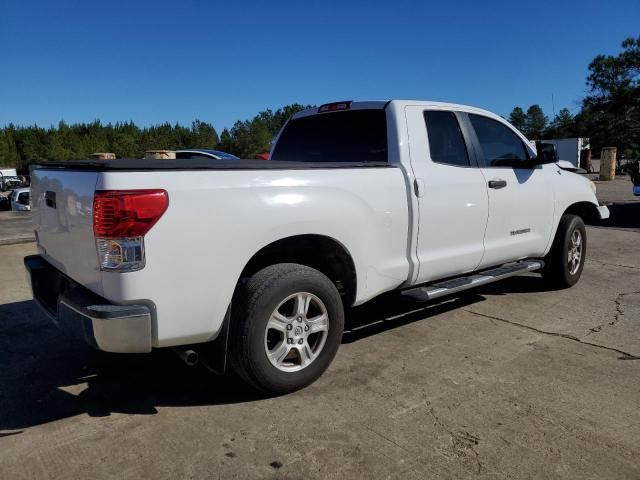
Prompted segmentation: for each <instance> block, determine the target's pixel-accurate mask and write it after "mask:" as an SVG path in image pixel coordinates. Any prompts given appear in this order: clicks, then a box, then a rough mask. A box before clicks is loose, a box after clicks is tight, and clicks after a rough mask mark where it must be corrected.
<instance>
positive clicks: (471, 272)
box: [25, 100, 609, 393]
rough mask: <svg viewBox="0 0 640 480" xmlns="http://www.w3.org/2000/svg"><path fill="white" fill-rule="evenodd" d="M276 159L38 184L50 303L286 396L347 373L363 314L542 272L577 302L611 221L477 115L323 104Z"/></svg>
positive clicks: (32, 269)
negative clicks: (592, 220)
mask: <svg viewBox="0 0 640 480" xmlns="http://www.w3.org/2000/svg"><path fill="white" fill-rule="evenodd" d="M270 158H271V160H269V161H267V162H265V161H250V160H247V161H217V160H198V159H195V160H194V159H192V160H163V161H158V160H115V161H79V162H78V161H74V162H63V163H43V164H41V165H37V166H34V167H33V168H32V177H31V178H32V192H33V200H32V203H33V221H34V226H35V231H36V238H37V242H38V249H39V255H35V256H29V257H27V258H26V259H25V264H26V267H27V269H28V270H29V273H30V279H31V284H32V288H33V292H34V297H35V299H36V300H37V302H38V303H39V304H40V305H41V306H42V307H43V308H44V310H45V311H46V312H47V313H48V314H49V315H50V316H51V317H52V318H53V319H54V320H55V321H56V322H58V323H59V324H64V325H66V326H68V327H69V328H71V329H72V330H75V331H76V332H79V333H81V334H82V335H83V336H84V338H85V339H86V340H87V341H89V342H90V343H91V344H93V345H94V346H95V347H97V348H98V349H101V350H105V351H110V352H149V351H151V349H153V348H164V347H174V348H177V349H178V350H179V351H180V352H181V353H182V356H183V358H184V359H185V360H186V361H187V362H188V363H194V362H195V361H196V360H197V358H200V359H201V360H203V361H204V362H205V363H206V365H208V366H209V367H210V368H211V369H213V370H214V371H217V372H220V371H224V370H225V368H226V365H227V363H228V364H229V365H230V366H231V368H232V369H233V370H234V371H235V372H237V373H238V374H239V375H240V376H241V377H242V378H243V379H245V380H246V381H247V382H248V383H250V384H251V385H253V386H254V387H256V388H258V389H260V390H263V391H267V392H272V393H284V392H289V391H293V390H296V389H299V388H302V387H304V386H306V385H308V384H310V383H311V382H313V381H314V380H315V379H317V378H318V377H319V376H320V375H321V374H322V373H323V372H324V370H325V369H326V368H327V367H328V366H329V364H330V363H331V361H332V359H333V357H334V355H335V354H336V351H337V349H338V346H339V345H340V342H341V337H342V332H343V326H344V309H345V307H349V306H352V305H359V304H362V303H364V302H366V301H368V300H370V299H372V298H374V297H376V296H377V295H380V294H382V293H384V292H389V291H391V290H400V291H401V292H402V293H403V294H405V295H409V296H411V297H413V298H415V299H418V300H424V301H429V300H432V299H434V298H438V297H441V296H443V295H448V294H452V293H456V292H459V291H461V290H465V289H468V288H472V287H475V286H478V285H483V284H486V283H489V282H493V281H496V280H500V279H503V278H505V277H509V276H512V275H515V274H519V273H524V272H529V271H534V270H539V271H541V272H542V274H543V276H544V277H546V278H547V279H548V280H549V281H551V282H553V283H554V284H555V285H557V286H558V287H569V286H572V285H573V284H575V283H576V282H577V281H578V279H579V277H580V274H581V272H582V268H583V265H584V261H585V256H586V247H587V239H586V232H585V227H584V223H583V220H584V219H586V218H588V217H590V216H594V217H596V218H607V217H608V215H609V213H608V210H607V208H606V207H604V206H599V205H598V201H597V199H596V195H595V186H594V185H593V183H592V182H590V181H589V180H587V179H585V178H583V177H581V176H579V175H577V174H575V173H572V172H569V171H565V170H563V169H561V168H560V167H559V166H558V165H556V164H552V163H551V164H550V163H547V164H544V163H543V160H538V159H536V157H535V151H534V150H533V149H532V148H531V146H530V144H529V142H528V141H527V139H526V138H525V137H524V136H523V135H522V134H521V133H520V132H518V131H517V130H516V129H515V128H513V127H512V126H511V125H510V124H508V123H507V122H506V121H505V120H503V119H502V118H500V117H499V116H497V115H494V114H492V113H489V112H487V111H484V110H480V109H477V108H472V107H466V106H462V105H454V104H445V103H437V102H424V101H400V100H393V101H389V102H337V103H332V104H326V105H322V106H321V107H319V108H312V109H309V110H305V111H303V112H300V113H297V114H296V115H294V116H293V117H292V118H291V119H290V120H289V122H288V123H287V124H286V125H285V126H284V128H283V129H282V131H281V132H280V134H279V136H278V138H277V139H276V142H275V144H274V147H273V149H272V152H271V157H270ZM198 356H199V357H198Z"/></svg>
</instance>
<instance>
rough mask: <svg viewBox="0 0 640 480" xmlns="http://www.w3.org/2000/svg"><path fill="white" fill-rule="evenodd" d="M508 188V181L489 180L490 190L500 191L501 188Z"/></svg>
mask: <svg viewBox="0 0 640 480" xmlns="http://www.w3.org/2000/svg"><path fill="white" fill-rule="evenodd" d="M506 186H507V181H506V180H500V179H498V180H489V188H495V189H496V190H499V189H501V188H504V187H506Z"/></svg>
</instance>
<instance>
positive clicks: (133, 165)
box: [32, 158, 395, 172]
mask: <svg viewBox="0 0 640 480" xmlns="http://www.w3.org/2000/svg"><path fill="white" fill-rule="evenodd" d="M384 167H386V168H393V167H395V165H392V164H389V163H387V162H331V161H327V162H313V163H312V162H283V161H273V160H213V159H208V158H202V159H199V158H196V159H176V160H152V159H138V158H131V159H129V158H123V159H118V160H69V161H64V162H42V163H38V164H35V165H33V167H32V168H45V169H61V170H77V171H96V172H106V171H137V172H141V171H158V170H161V171H165V170H169V171H171V170H176V171H182V170H309V169H316V168H324V169H328V168H331V169H335V168H384Z"/></svg>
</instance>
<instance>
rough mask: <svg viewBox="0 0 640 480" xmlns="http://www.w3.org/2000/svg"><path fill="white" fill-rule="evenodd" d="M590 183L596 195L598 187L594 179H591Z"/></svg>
mask: <svg viewBox="0 0 640 480" xmlns="http://www.w3.org/2000/svg"><path fill="white" fill-rule="evenodd" d="M589 183H590V184H591V190H593V194H594V195H595V194H596V192H597V191H598V189H597V188H596V184H595V183H593V182H592V181H589Z"/></svg>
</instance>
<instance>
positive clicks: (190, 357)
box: [173, 348, 200, 367]
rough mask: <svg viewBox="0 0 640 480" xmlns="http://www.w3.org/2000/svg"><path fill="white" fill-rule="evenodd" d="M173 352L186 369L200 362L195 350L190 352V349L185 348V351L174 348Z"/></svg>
mask: <svg viewBox="0 0 640 480" xmlns="http://www.w3.org/2000/svg"><path fill="white" fill-rule="evenodd" d="M173 351H174V352H176V353H177V354H178V356H179V357H180V359H181V360H182V361H183V362H184V363H185V365H187V366H188V367H193V366H194V365H197V364H198V362H199V361H200V355H198V352H196V351H195V350H191V349H190V348H187V349H183V348H174V349H173Z"/></svg>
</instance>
